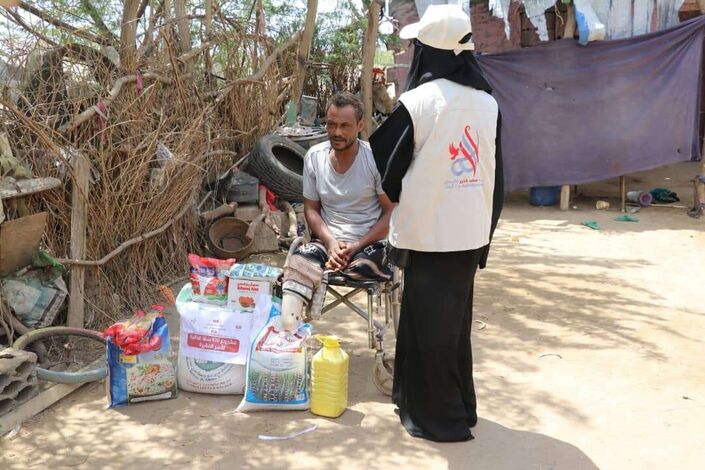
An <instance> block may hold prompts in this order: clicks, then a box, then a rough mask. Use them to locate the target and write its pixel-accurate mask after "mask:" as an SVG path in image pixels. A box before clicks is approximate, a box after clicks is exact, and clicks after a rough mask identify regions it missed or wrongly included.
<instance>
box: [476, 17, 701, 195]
mask: <svg viewBox="0 0 705 470" xmlns="http://www.w3.org/2000/svg"><path fill="white" fill-rule="evenodd" d="M704 37H705V17H699V18H695V19H694V20H691V21H688V22H685V23H682V24H680V25H678V26H676V27H674V28H671V29H668V30H664V31H660V32H657V33H652V34H648V35H644V36H638V37H634V38H631V39H623V40H618V41H602V42H594V43H591V44H590V45H588V46H587V47H582V46H579V45H578V44H577V42H576V41H570V40H561V41H555V42H551V43H549V44H546V45H541V46H537V47H533V48H529V49H520V50H515V51H510V52H505V53H500V54H489V55H482V56H478V60H479V62H480V64H481V65H482V68H483V69H484V71H485V74H486V76H487V78H488V80H489V82H490V84H491V85H492V88H494V93H493V94H494V96H495V98H496V99H497V101H498V102H499V108H500V111H501V112H502V123H503V125H502V152H503V156H504V168H505V181H506V189H507V190H515V189H520V188H528V187H531V186H553V185H560V184H578V183H587V182H590V181H599V180H604V179H608V178H612V177H617V176H620V175H625V174H629V173H633V172H637V171H643V170H648V169H651V168H655V167H658V166H662V165H666V164H668V163H674V162H680V161H685V160H690V159H691V158H693V159H699V157H700V148H699V136H698V134H699V133H698V128H699V119H700V99H701V97H700V94H701V80H702V70H703V62H702V58H703V39H704Z"/></svg>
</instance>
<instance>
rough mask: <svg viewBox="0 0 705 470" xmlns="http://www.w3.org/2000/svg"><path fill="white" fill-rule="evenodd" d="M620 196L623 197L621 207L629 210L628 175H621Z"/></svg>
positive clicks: (623, 209)
mask: <svg viewBox="0 0 705 470" xmlns="http://www.w3.org/2000/svg"><path fill="white" fill-rule="evenodd" d="M619 196H620V199H621V204H620V209H621V210H622V212H627V177H626V176H620V177H619Z"/></svg>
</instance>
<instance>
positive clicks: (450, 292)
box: [370, 41, 504, 442]
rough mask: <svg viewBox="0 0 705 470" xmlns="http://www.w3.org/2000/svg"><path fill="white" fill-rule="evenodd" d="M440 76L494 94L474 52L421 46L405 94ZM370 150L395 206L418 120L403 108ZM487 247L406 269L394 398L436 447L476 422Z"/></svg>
mask: <svg viewBox="0 0 705 470" xmlns="http://www.w3.org/2000/svg"><path fill="white" fill-rule="evenodd" d="M440 78H445V79H447V80H450V81H453V82H456V83H459V84H461V85H465V86H469V87H472V88H475V89H478V90H483V91H486V92H488V93H491V88H490V86H489V84H488V83H487V81H486V80H485V78H484V76H483V75H482V71H481V69H480V67H479V65H478V64H477V61H476V60H475V58H474V56H473V55H472V53H470V52H463V53H461V54H459V55H455V54H454V53H453V52H452V51H442V50H439V49H434V48H431V47H429V46H427V45H424V44H421V43H419V42H418V41H416V50H415V53H414V60H413V62H412V65H411V70H410V73H409V78H408V80H409V86H408V87H407V89H413V88H415V87H416V86H418V85H420V84H422V83H426V82H428V81H431V80H436V79H440ZM500 129H501V119H498V122H497V138H496V155H495V163H496V166H495V184H494V198H493V207H492V221H491V230H490V241H491V240H492V233H493V232H494V229H495V227H496V226H497V221H498V220H499V214H500V212H501V209H502V205H503V204H502V203H503V199H504V184H503V183H504V177H503V168H502V153H501V138H500ZM370 145H371V146H372V151H373V154H374V156H375V161H376V163H377V167H378V169H379V171H380V174H381V175H382V187H383V189H384V190H385V192H387V194H388V195H389V197H390V199H391V200H392V201H398V200H399V199H400V198H402V197H403V192H402V178H403V177H404V175H405V174H406V171H407V169H408V168H409V166H410V164H411V161H412V158H413V151H414V145H415V139H414V128H413V122H412V120H411V117H410V116H409V113H408V111H407V110H406V108H405V107H404V105H403V104H401V103H400V104H399V105H398V107H397V108H396V109H395V111H394V112H393V113H392V115H391V116H390V117H389V118H388V119H387V121H385V122H384V123H383V124H382V125H381V126H380V127H379V128H378V130H377V131H376V132H375V133H374V134H373V135H372V136H371V138H370ZM419 230H423V228H422V227H419ZM489 247H490V245H489V244H488V245H486V246H484V247H482V248H478V249H476V250H470V251H462V252H417V251H411V252H410V253H409V256H408V263H407V264H406V265H405V266H402V267H404V268H405V269H404V292H403V298H402V306H401V317H400V323H399V331H398V334H397V349H396V358H395V362H394V388H393V394H392V399H393V401H394V403H395V404H396V405H397V406H398V407H399V415H400V418H401V422H402V425H403V426H404V428H406V430H407V431H408V432H409V434H411V435H412V436H416V437H422V438H425V439H429V440H432V441H439V442H451V441H467V440H470V439H472V438H473V437H472V434H471V433H470V428H471V427H472V426H474V425H475V424H476V422H477V401H476V398H475V387H474V383H473V377H472V348H471V343H470V330H471V326H472V304H473V285H474V279H475V272H476V271H477V269H478V267H480V268H483V267H484V266H485V263H486V261H487V254H488V252H489ZM399 258H400V259H403V257H399Z"/></svg>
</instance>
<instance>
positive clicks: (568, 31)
mask: <svg viewBox="0 0 705 470" xmlns="http://www.w3.org/2000/svg"><path fill="white" fill-rule="evenodd" d="M577 26H578V25H577V23H576V21H575V7H574V6H573V4H570V5H568V14H567V15H566V19H565V29H564V30H563V39H573V36H575V29H576V28H577Z"/></svg>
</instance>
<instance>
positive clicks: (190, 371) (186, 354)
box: [176, 284, 271, 394]
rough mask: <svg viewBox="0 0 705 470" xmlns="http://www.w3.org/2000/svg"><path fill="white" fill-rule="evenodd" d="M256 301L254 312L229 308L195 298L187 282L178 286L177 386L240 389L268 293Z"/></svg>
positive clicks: (266, 307) (195, 389)
mask: <svg viewBox="0 0 705 470" xmlns="http://www.w3.org/2000/svg"><path fill="white" fill-rule="evenodd" d="M257 304H258V305H257V307H256V308H255V311H254V312H243V311H239V310H230V309H229V308H226V307H219V306H213V305H206V304H203V303H198V302H195V301H194V300H193V291H192V286H191V284H186V285H185V286H184V287H183V288H182V289H181V292H180V293H179V296H178V297H177V299H176V309H177V311H178V312H179V315H180V317H181V340H180V343H181V344H180V347H179V360H178V366H177V379H178V384H179V388H181V389H182V390H185V391H188V392H199V393H212V394H242V393H243V392H244V389H245V374H246V370H247V368H246V366H245V363H246V361H247V355H248V354H249V351H250V342H251V338H252V337H254V334H256V332H257V331H259V330H260V329H261V327H262V325H263V323H264V322H266V318H267V317H268V312H269V308H270V305H271V297H270V296H268V295H262V296H261V297H259V298H258V299H257ZM263 317H264V320H263V319H262V318H263ZM253 320H256V322H253Z"/></svg>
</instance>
